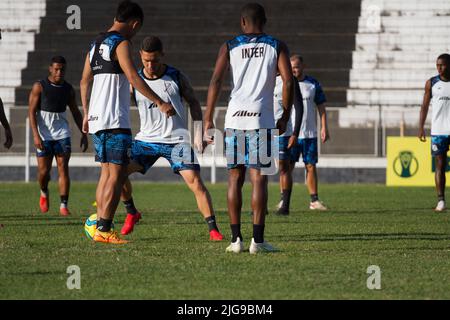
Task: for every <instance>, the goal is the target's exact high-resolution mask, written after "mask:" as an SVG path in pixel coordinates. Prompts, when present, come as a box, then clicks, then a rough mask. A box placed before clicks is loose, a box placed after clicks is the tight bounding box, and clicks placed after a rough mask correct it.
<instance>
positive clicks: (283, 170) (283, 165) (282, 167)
mask: <svg viewBox="0 0 450 320" xmlns="http://www.w3.org/2000/svg"><path fill="white" fill-rule="evenodd" d="M290 172H291V170H290V168H289V163H282V162H280V174H281V175H283V176H284V175H287V174H290Z"/></svg>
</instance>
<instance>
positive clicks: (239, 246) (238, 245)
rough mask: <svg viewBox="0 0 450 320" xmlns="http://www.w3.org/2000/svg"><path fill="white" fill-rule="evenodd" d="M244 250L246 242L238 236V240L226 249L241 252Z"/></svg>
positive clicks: (226, 250)
mask: <svg viewBox="0 0 450 320" xmlns="http://www.w3.org/2000/svg"><path fill="white" fill-rule="evenodd" d="M242 251H244V242H243V241H241V238H239V237H238V238H237V240H236V242H232V243H231V244H230V245H229V246H228V247H227V248H226V249H225V252H234V253H240V252H242Z"/></svg>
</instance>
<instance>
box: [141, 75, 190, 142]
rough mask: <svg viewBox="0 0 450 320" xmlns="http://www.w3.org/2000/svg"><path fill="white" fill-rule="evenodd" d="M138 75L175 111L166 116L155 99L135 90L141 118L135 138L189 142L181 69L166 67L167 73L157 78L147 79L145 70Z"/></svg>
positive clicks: (145, 140) (151, 140) (146, 140)
mask: <svg viewBox="0 0 450 320" xmlns="http://www.w3.org/2000/svg"><path fill="white" fill-rule="evenodd" d="M139 75H140V76H141V77H142V79H144V81H145V82H146V83H147V84H148V86H149V87H150V88H151V89H152V90H153V91H154V92H155V93H156V94H157V95H158V96H159V97H160V98H161V99H162V100H163V101H165V102H168V103H171V104H172V106H173V107H174V109H175V111H176V114H175V115H174V116H171V117H169V118H167V115H166V114H165V113H162V112H161V111H160V109H159V108H158V106H157V105H156V104H155V103H154V102H153V101H151V100H149V99H148V98H147V97H145V96H144V95H142V94H141V93H140V92H139V91H137V90H135V89H134V90H133V91H134V96H135V99H136V104H137V106H138V109H139V116H140V119H141V126H140V130H139V132H138V134H137V135H136V140H140V141H144V142H150V143H168V144H177V143H180V142H183V141H189V140H188V137H187V136H186V135H187V132H188V131H187V110H186V107H185V106H184V104H183V101H182V96H181V85H180V80H179V79H180V72H179V71H178V70H177V69H175V68H173V67H171V66H166V70H165V72H164V74H163V75H162V76H161V77H160V78H158V79H149V78H147V77H146V76H145V74H144V70H143V69H141V70H140V71H139Z"/></svg>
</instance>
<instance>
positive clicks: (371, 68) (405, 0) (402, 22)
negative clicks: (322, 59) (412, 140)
mask: <svg viewBox="0 0 450 320" xmlns="http://www.w3.org/2000/svg"><path fill="white" fill-rule="evenodd" d="M445 52H450V0H427V1H424V0H363V1H362V4H361V16H360V18H359V26H358V34H357V35H356V48H355V51H354V52H353V64H352V70H351V71H350V89H349V90H348V91H347V101H348V105H349V108H348V109H347V110H342V111H343V112H342V113H341V114H340V123H341V124H342V125H345V126H348V125H352V124H363V122H364V121H366V120H367V118H368V117H369V118H370V117H371V116H370V115H371V114H378V112H377V111H376V110H378V108H379V107H381V108H382V109H383V110H386V111H385V112H387V114H389V117H387V118H386V121H387V122H388V124H389V125H396V123H398V122H399V121H400V120H401V119H404V120H405V121H406V123H407V124H409V125H416V126H417V124H418V117H419V115H418V107H420V105H421V103H422V98H423V92H424V86H425V82H426V81H427V80H428V79H429V78H430V77H432V76H434V75H436V74H437V71H436V67H435V62H436V58H437V57H438V56H439V55H440V54H442V53H445ZM406 108H407V109H406ZM358 110H359V111H363V112H358ZM389 110H392V112H390V111H389ZM402 110H403V111H402ZM351 113H358V114H360V115H362V116H359V118H360V119H357V118H358V117H356V116H355V114H351ZM416 113H417V114H416ZM405 114H406V116H405Z"/></svg>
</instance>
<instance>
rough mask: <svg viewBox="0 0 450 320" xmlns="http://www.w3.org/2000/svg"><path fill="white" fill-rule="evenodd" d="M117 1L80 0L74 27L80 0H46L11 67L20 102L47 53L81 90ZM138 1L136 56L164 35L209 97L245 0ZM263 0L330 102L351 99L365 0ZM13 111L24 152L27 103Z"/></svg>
mask: <svg viewBox="0 0 450 320" xmlns="http://www.w3.org/2000/svg"><path fill="white" fill-rule="evenodd" d="M24 1H25V0H18V1H15V2H14V3H21V2H24ZM11 2H12V1H11ZM30 2H31V1H30ZM118 2H119V1H107V0H103V1H95V2H92V1H88V0H79V1H76V4H77V5H78V6H79V7H80V9H81V30H68V29H67V28H66V19H67V18H68V17H69V14H67V13H66V9H67V7H68V6H69V5H72V4H74V3H73V1H69V0H47V1H45V17H43V18H42V19H41V23H40V25H39V28H35V32H34V34H30V39H34V42H33V44H29V45H28V49H29V51H30V52H29V53H28V54H27V59H24V56H23V54H22V60H21V62H22V66H23V67H22V70H21V72H18V71H19V70H15V71H12V70H11V71H9V72H8V74H10V75H11V76H13V75H14V76H15V77H16V78H17V79H20V80H16V81H15V82H14V83H13V86H15V87H16V89H15V92H14V93H13V94H12V95H10V97H11V99H12V98H14V103H15V105H16V106H26V105H27V103H28V95H29V92H30V89H31V86H32V84H33V82H34V81H36V80H38V79H41V78H43V77H45V76H46V75H47V67H48V61H49V59H50V58H51V57H52V56H53V55H56V54H61V55H63V56H65V57H66V59H67V60H68V70H67V75H66V79H67V81H68V82H70V83H72V84H73V85H74V87H75V88H76V89H77V90H78V87H79V81H80V77H81V70H82V66H83V62H84V57H85V54H86V53H87V50H88V48H89V43H90V41H91V40H92V39H93V38H95V36H96V35H97V34H98V33H99V32H101V31H105V30H107V29H108V28H109V27H110V25H111V23H112V19H113V17H114V14H115V9H116V6H117V3H118ZM137 2H138V3H139V4H140V5H141V6H142V8H143V10H144V12H145V14H146V17H145V21H144V26H143V28H142V30H141V31H140V32H139V34H138V36H136V38H135V39H133V43H134V49H135V61H136V64H137V65H139V61H138V55H137V49H138V47H139V43H140V41H141V40H142V39H143V37H144V36H145V35H149V34H154V35H158V36H160V37H161V39H162V40H163V42H164V45H165V51H166V62H167V63H169V64H171V65H173V66H175V67H178V68H179V69H181V70H182V71H184V72H185V73H186V74H187V75H188V76H189V78H190V79H191V81H192V84H193V86H194V88H195V89H196V93H197V96H198V98H199V100H200V101H201V103H202V105H204V104H205V103H206V95H207V88H208V84H209V81H210V77H211V74H212V71H213V67H214V63H215V59H216V56H217V52H218V49H219V47H220V45H221V44H222V43H223V42H224V41H226V40H228V39H230V38H231V37H233V35H234V34H236V33H240V28H239V10H240V8H241V6H242V5H243V4H244V3H245V2H246V1H237V0H230V1H226V2H223V1H211V0H193V1H183V0H172V1H159V2H154V1H151V2H148V1H137ZM260 2H261V3H262V4H263V5H264V6H265V8H266V12H267V16H268V25H267V30H266V31H267V32H268V33H271V34H273V35H275V36H277V37H278V38H280V39H281V40H283V41H284V42H286V43H287V44H288V46H289V48H290V51H291V52H292V53H301V54H302V55H303V56H304V58H305V61H306V63H307V64H308V66H309V68H308V73H309V74H310V75H312V76H314V77H316V78H318V79H319V80H320V82H321V83H322V85H323V87H324V89H325V92H326V94H327V98H328V100H329V105H330V106H334V107H345V106H346V105H347V101H346V90H347V88H348V84H349V69H350V68H351V59H352V51H353V50H354V47H355V36H354V35H355V33H356V30H357V23H358V17H359V13H360V1H359V0H340V1H338V2H336V1H330V0H318V1H314V2H310V1H304V0H301V1H295V0H283V1H268V0H263V1H260ZM3 7H5V6H3ZM323 17H329V18H327V19H323ZM31 36H32V37H31ZM0 57H2V56H0ZM6 62H7V60H6ZM8 83H9V82H8ZM11 83H12V82H11ZM228 93H229V85H228V82H226V83H225V86H224V90H223V92H222V95H221V98H220V105H226V102H227V99H228ZM78 100H79V99H78ZM10 117H11V120H12V123H13V126H17V130H15V132H16V131H17V132H18V134H17V135H18V138H17V139H16V140H15V141H16V143H15V146H14V147H13V150H12V151H13V152H23V150H24V149H23V148H24V144H23V143H21V141H23V134H24V132H25V130H24V127H23V125H24V121H25V117H26V110H24V109H23V108H15V109H14V110H11V114H10ZM222 119H223V115H222V114H220V115H219V119H218V127H219V128H220V127H222V125H223V124H221V123H222V122H223V120H222ZM136 126H137V122H135V126H134V127H133V130H134V131H136ZM13 130H14V128H13ZM74 132H76V130H74ZM75 139H77V136H76V137H75Z"/></svg>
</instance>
